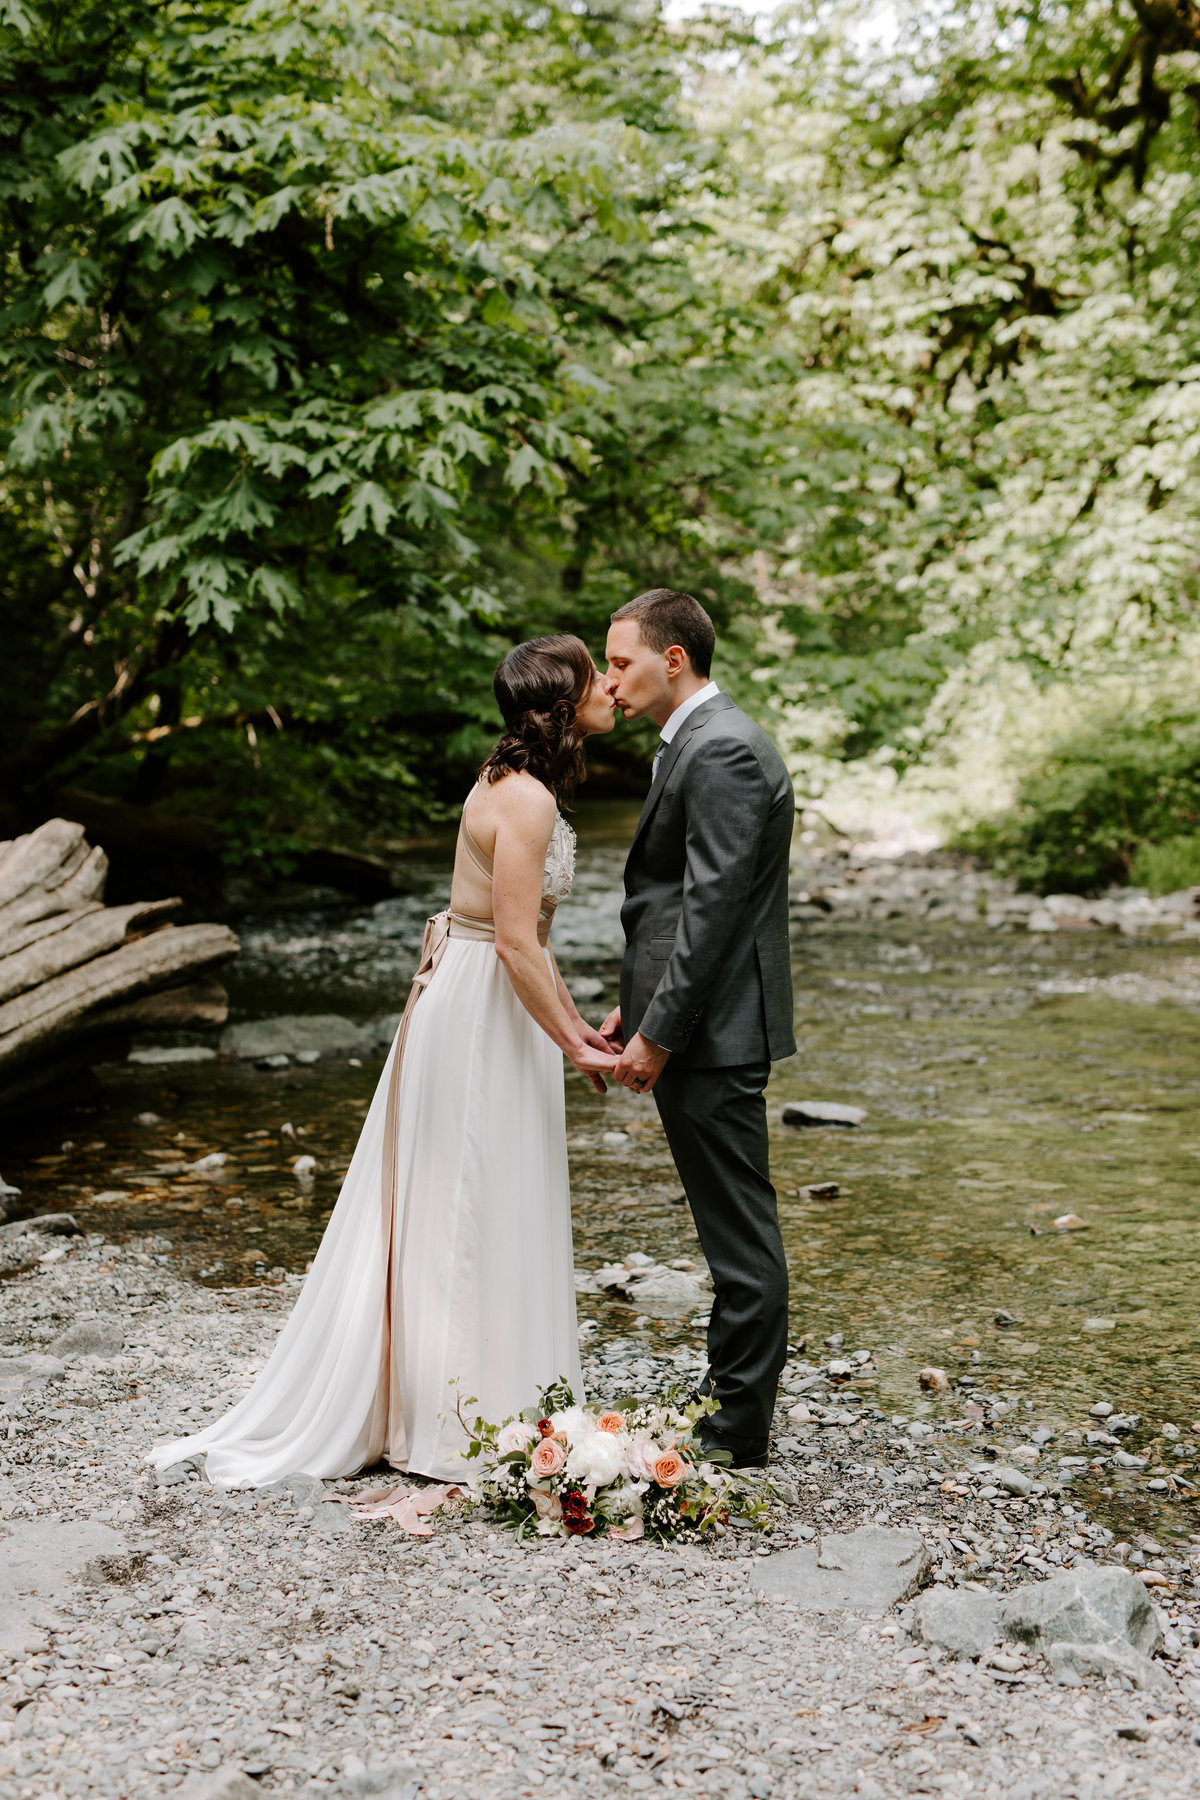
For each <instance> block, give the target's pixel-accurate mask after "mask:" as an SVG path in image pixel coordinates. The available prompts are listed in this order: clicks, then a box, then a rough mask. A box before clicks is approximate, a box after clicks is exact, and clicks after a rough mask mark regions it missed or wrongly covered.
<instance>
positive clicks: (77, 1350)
mask: <svg viewBox="0 0 1200 1800" xmlns="http://www.w3.org/2000/svg"><path fill="white" fill-rule="evenodd" d="M124 1348H125V1327H124V1326H123V1325H122V1323H121V1321H120V1320H119V1319H112V1318H109V1319H80V1320H79V1321H78V1322H77V1323H76V1324H74V1325H68V1327H67V1329H66V1330H65V1331H63V1332H60V1334H59V1335H58V1337H56V1338H55V1340H54V1342H53V1343H52V1344H51V1346H50V1354H51V1356H120V1354H121V1352H122V1350H123V1349H124Z"/></svg>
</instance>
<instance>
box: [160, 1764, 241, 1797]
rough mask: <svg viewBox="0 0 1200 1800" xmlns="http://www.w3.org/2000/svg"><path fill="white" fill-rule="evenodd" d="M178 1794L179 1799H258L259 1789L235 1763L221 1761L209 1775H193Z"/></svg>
mask: <svg viewBox="0 0 1200 1800" xmlns="http://www.w3.org/2000/svg"><path fill="white" fill-rule="evenodd" d="M179 1795H180V1800H185V1797H186V1800H260V1789H259V1788H258V1787H257V1786H256V1784H255V1783H254V1782H253V1781H251V1779H250V1777H249V1776H248V1775H247V1774H246V1772H245V1770H244V1769H239V1768H238V1766H237V1764H236V1763H222V1764H221V1766H220V1768H219V1769H214V1770H213V1772H212V1774H211V1775H194V1776H193V1777H192V1779H191V1780H190V1781H187V1782H185V1783H184V1785H183V1786H182V1787H181V1788H180V1789H179Z"/></svg>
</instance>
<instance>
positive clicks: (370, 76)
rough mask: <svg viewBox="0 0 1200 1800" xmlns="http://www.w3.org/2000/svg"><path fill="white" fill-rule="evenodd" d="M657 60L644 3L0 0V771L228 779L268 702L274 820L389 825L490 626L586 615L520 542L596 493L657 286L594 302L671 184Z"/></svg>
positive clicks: (549, 559) (666, 66) (669, 76)
mask: <svg viewBox="0 0 1200 1800" xmlns="http://www.w3.org/2000/svg"><path fill="white" fill-rule="evenodd" d="M673 57H674V52H673V51H672V50H671V49H670V48H669V45H668V41H667V38H666V37H665V35H664V34H663V33H662V31H661V30H660V28H659V26H658V23H657V15H656V12H655V11H654V9H652V8H651V9H649V10H647V9H646V8H644V7H640V6H638V5H627V6H623V7H618V8H617V9H615V10H606V11H605V12H603V13H601V12H599V11H597V13H596V14H595V15H592V14H590V13H587V12H580V11H576V10H575V9H574V8H561V9H556V8H545V7H541V6H538V7H533V6H531V5H522V4H508V5H505V6H502V7H499V8H497V7H494V6H490V5H489V6H487V7H483V6H478V7H473V6H471V5H466V6H451V5H448V4H438V3H437V0H430V3H428V4H417V5H412V6H407V7H406V8H405V9H404V11H403V13H402V14H400V15H398V16H397V15H393V14H387V13H383V12H381V11H378V10H375V9H372V8H371V7H369V6H367V5H365V4H362V3H360V0H340V3H332V0H331V3H324V0H312V3H311V4H292V5H289V6H288V7H286V8H280V7H277V6H268V5H263V4H234V3H232V0H211V3H205V4H195V5H189V4H180V3H176V4H167V5H151V4H145V3H139V0H115V3H113V4H105V5H103V6H102V5H99V4H90V3H88V0H73V3H64V4H61V5H57V6H56V5H45V6H42V7H34V6H18V5H17V4H15V0H11V3H10V4H9V5H8V6H7V8H6V19H5V27H4V33H3V40H2V45H0V208H2V217H3V222H4V242H5V246H6V248H5V251H4V253H3V260H2V263H0V309H2V326H0V375H2V377H3V386H2V389H0V428H2V429H0V449H2V452H3V463H2V465H0V493H2V497H3V501H4V513H3V524H2V526H0V529H2V531H3V537H4V557H3V564H2V573H0V596H2V604H3V609H4V614H5V618H6V638H7V642H8V646H9V649H8V658H9V679H10V693H11V697H12V703H11V705H10V706H9V707H8V708H7V709H6V713H5V717H4V721H3V725H2V727H0V731H2V733H3V737H2V744H0V754H2V756H3V768H4V774H5V778H6V780H5V785H6V787H7V788H8V791H9V792H12V791H14V789H15V790H19V791H23V792H24V793H25V794H26V795H34V796H36V794H37V792H38V791H39V788H40V787H42V786H44V785H45V784H47V783H57V782H59V781H61V780H63V779H64V778H67V777H76V778H77V777H78V776H79V774H80V773H81V772H82V773H83V774H84V775H85V776H86V777H87V778H88V779H89V780H90V781H93V782H97V783H99V784H101V785H103V784H104V783H105V782H107V783H108V784H109V785H110V786H112V787H113V788H114V789H116V790H119V791H125V792H131V793H132V794H133V795H134V796H135V797H139V798H143V799H145V798H151V797H153V796H154V794H155V793H156V792H157V791H158V789H159V787H160V785H161V783H162V781H163V778H164V775H165V772H166V770H167V767H168V762H167V757H168V753H170V752H175V753H176V765H177V766H176V771H175V777H174V778H175V779H176V780H180V781H182V782H183V783H184V784H185V785H186V784H187V783H188V782H190V783H192V784H193V786H198V787H199V788H202V789H203V788H210V789H211V787H212V786H213V783H214V779H215V775H216V773H217V772H219V771H220V770H221V768H222V765H225V764H227V765H229V766H228V767H225V769H224V779H225V780H226V781H227V783H229V784H231V785H232V787H233V788H236V786H237V768H238V766H239V765H240V764H242V763H243V761H244V760H245V759H250V760H256V759H258V757H259V755H260V750H261V753H262V755H264V756H265V754H266V742H265V740H264V739H263V731H264V727H265V729H266V732H267V735H268V736H270V735H271V734H273V733H275V732H277V731H278V730H279V729H280V728H282V730H283V733H284V735H285V736H288V737H289V739H290V740H291V741H293V742H294V744H295V746H296V748H295V749H294V751H289V754H290V755H291V758H292V760H291V763H290V765H289V767H290V776H289V778H288V779H289V781H290V782H291V787H290V788H289V787H288V783H287V782H285V783H284V786H283V788H282V789H278V788H277V789H276V790H275V791H274V793H273V797H271V796H268V798H267V800H266V801H265V804H266V805H267V808H268V810H270V809H271V808H272V807H273V808H274V809H275V810H276V811H278V810H279V809H280V808H281V806H282V804H283V802H284V800H288V801H290V802H292V803H294V804H296V805H300V806H301V807H303V805H304V802H305V801H306V800H307V801H309V802H312V800H313V795H314V783H316V784H317V785H318V786H320V787H321V788H322V789H323V797H322V798H321V799H320V800H319V801H318V802H317V809H318V811H319V810H320V808H321V807H322V806H324V807H325V808H326V809H327V810H328V811H329V812H330V814H331V815H334V814H336V812H337V810H338V808H339V807H346V808H348V809H349V810H351V811H353V810H354V808H355V807H356V806H358V807H359V808H360V811H361V808H362V807H363V806H368V808H369V805H370V801H369V799H368V795H369V794H370V793H371V792H372V791H376V790H378V789H379V788H380V787H381V786H383V787H387V788H389V789H390V790H391V796H390V799H389V801H388V802H387V803H386V804H383V803H381V802H380V801H379V799H378V795H377V794H376V801H375V805H376V810H383V811H387V810H388V807H390V809H391V818H392V820H393V822H394V820H395V818H396V816H397V815H396V794H397V792H398V791H401V792H402V791H403V786H404V783H405V782H406V781H407V782H409V784H410V785H411V781H412V771H413V767H414V765H415V764H419V760H420V755H421V752H422V748H423V747H424V746H425V745H426V744H427V743H428V741H429V740H430V739H431V738H432V739H434V740H436V741H437V742H438V743H439V744H442V745H444V744H445V743H446V741H447V736H448V734H449V733H452V732H453V731H454V730H456V729H461V728H462V727H464V726H469V725H470V722H471V720H472V719H473V718H474V717H477V716H478V715H479V712H480V709H481V705H482V701H481V699H480V698H479V695H480V694H481V692H482V691H483V690H484V683H483V682H482V680H481V676H482V673H483V670H484V668H485V667H486V665H487V664H488V663H489V662H490V661H491V660H493V659H494V655H495V648H496V634H497V632H500V633H504V632H507V633H509V634H510V635H514V636H515V635H520V633H521V632H522V630H524V629H528V627H529V624H530V623H531V622H532V623H534V624H535V625H536V623H537V622H538V617H539V614H545V615H549V614H551V613H554V612H556V611H557V612H561V611H562V609H563V606H564V605H565V606H566V607H567V609H568V610H571V609H574V611H575V612H576V613H577V614H580V615H581V616H583V617H585V618H586V617H588V616H589V615H588V612H587V608H586V606H582V607H581V604H580V602H579V601H578V599H577V597H575V596H574V594H573V592H572V588H573V579H574V578H573V577H570V576H569V577H568V579H567V582H566V593H565V597H564V594H563V592H562V591H561V588H560V590H559V592H558V593H557V594H555V593H554V592H552V591H551V590H552V589H553V588H554V586H555V582H553V581H551V582H548V581H547V577H546V576H545V574H544V573H542V572H541V571H542V570H543V568H544V567H545V566H546V565H547V564H548V565H549V566H551V567H552V568H553V567H555V566H556V559H557V563H558V564H561V565H563V566H568V565H569V566H570V567H571V568H572V569H577V568H578V567H579V559H578V557H577V556H575V555H574V551H573V547H572V520H573V518H574V517H575V516H576V515H579V514H581V513H585V512H587V511H588V510H589V508H590V509H591V510H592V511H593V512H595V511H596V510H597V508H598V510H599V511H600V512H603V511H604V509H605V506H606V505H608V504H609V502H608V501H607V499H605V498H601V499H600V500H599V501H598V502H597V501H596V499H595V497H594V496H593V495H591V494H590V493H587V492H585V490H584V487H583V485H582V484H584V483H585V482H586V479H587V472H588V470H589V468H591V467H592V466H593V464H594V462H595V459H596V452H595V449H594V447H593V444H592V443H590V442H589V439H588V436H587V431H586V429H585V428H589V427H590V429H591V430H592V432H593V434H594V436H595V437H597V438H600V439H605V438H606V439H607V440H608V442H607V443H606V445H605V448H606V450H608V449H610V448H611V447H612V446H613V444H614V442H615V443H616V444H617V448H618V449H619V440H620V438H621V427H620V424H619V422H618V423H615V424H614V423H613V419H614V413H613V408H612V405H611V395H612V391H613V381H612V371H611V370H608V369H605V368H604V367H603V366H602V365H603V353H604V347H605V332H606V331H607V333H608V341H609V342H610V343H611V342H615V341H617V340H619V339H621V338H622V336H628V335H629V333H630V332H631V331H632V330H634V329H639V330H640V329H641V328H642V326H643V325H644V323H645V321H646V320H647V319H648V318H649V317H650V315H652V314H653V312H654V309H655V305H656V303H657V302H656V301H654V300H651V301H649V302H642V303H640V312H639V316H638V319H637V320H636V321H632V322H631V319H630V317H629V316H628V315H626V316H624V317H622V318H619V319H614V320H609V321H607V322H603V321H600V322H598V308H599V305H600V303H599V302H598V301H597V298H596V296H597V294H598V292H599V290H600V288H601V286H602V285H603V284H604V283H605V282H608V283H609V285H610V287H611V285H612V276H611V273H609V271H611V269H612V268H613V267H614V266H615V267H618V268H621V269H623V270H624V272H625V273H626V275H628V274H629V271H630V268H631V264H630V261H629V253H628V251H627V250H626V249H625V248H624V246H626V245H627V244H630V243H632V242H633V241H634V240H638V241H643V242H644V241H645V240H646V239H647V236H648V232H647V229H646V225H645V215H646V214H647V212H649V211H651V210H652V209H658V208H660V207H661V201H662V195H663V192H664V189H665V185H666V184H668V183H669V181H670V180H671V179H675V180H676V181H678V174H676V175H675V176H674V177H671V176H670V175H669V174H668V175H665V176H664V174H663V172H662V170H663V165H664V163H665V162H666V159H667V154H668V150H673V151H674V152H675V153H676V154H678V152H679V150H680V146H681V143H682V140H683V138H684V136H685V131H684V127H683V125H682V124H681V122H680V119H679V117H678V113H677V110H676V107H675V91H676V89H677V87H678V77H677V70H676V69H675V67H674V64H673ZM684 160H686V158H685V159H684ZM662 229H663V231H664V232H666V229H667V228H666V226H665V224H664V225H663V227H662ZM650 259H651V263H653V249H651V252H650ZM581 310H582V311H583V312H584V313H585V315H586V318H585V320H584V321H583V323H582V324H580V321H579V314H580V311H581ZM577 326H578V329H573V328H575V327H577ZM589 358H591V361H589ZM598 364H599V365H600V366H597V365H598ZM606 408H607V411H606ZM682 448H683V447H682V446H681V453H682ZM649 485H651V486H653V482H651V483H650V484H649ZM635 491H638V492H639V498H641V497H642V496H643V495H644V489H642V490H639V489H638V484H637V483H636V481H635V480H633V479H629V480H627V484H626V493H627V495H628V494H629V493H633V492H635ZM581 494H582V495H583V498H581V497H580V496H581ZM619 509H620V508H619V505H618V506H617V510H618V511H619ZM648 510H650V511H652V510H653V507H652V506H651V507H650V508H649V509H648ZM685 510H686V509H685ZM656 525H657V528H658V529H659V530H660V531H661V532H663V533H666V532H668V531H669V529H670V526H669V522H668V523H666V524H664V523H663V521H662V520H661V519H660V520H658V521H656ZM620 529H621V526H620V524H619V522H618V525H617V526H616V527H614V532H615V534H616V535H619V532H620ZM531 563H532V564H536V565H537V568H538V580H540V582H541V585H542V588H543V589H544V590H545V591H544V592H543V593H542V594H541V596H540V597H539V595H538V593H537V591H536V588H537V582H536V581H535V582H533V583H530V582H529V581H527V580H526V579H525V576H526V574H527V573H528V572H529V566H530V565H531ZM574 586H575V587H577V586H578V583H577V582H574ZM531 587H532V588H533V589H534V591H533V592H532V593H531V592H530V588H531ZM594 610H595V609H593V611H594ZM548 622H549V621H548ZM247 733H248V734H249V735H248V740H247ZM131 759H132V761H131ZM134 763H136V773H135V772H134V770H133V764H134ZM244 772H248V771H245V770H244ZM417 810H419V807H418V808H417Z"/></svg>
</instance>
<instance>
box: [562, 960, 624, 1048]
mask: <svg viewBox="0 0 1200 1800" xmlns="http://www.w3.org/2000/svg"><path fill="white" fill-rule="evenodd" d="M550 962H551V966H552V967H553V969H554V985H555V987H556V988H557V990H558V997H559V1000H560V1001H561V1002H562V1008H563V1011H564V1012H565V1013H566V1015H567V1018H568V1019H569V1020H570V1022H571V1024H572V1026H573V1027H574V1029H575V1030H576V1031H577V1032H578V1033H579V1035H580V1037H581V1038H582V1039H583V1041H584V1043H585V1044H590V1045H591V1046H592V1049H593V1050H609V1051H611V1050H612V1045H611V1044H610V1043H609V1042H608V1040H607V1038H605V1037H604V1036H603V1034H602V1033H601V1032H599V1031H597V1030H596V1027H595V1026H594V1025H589V1024H588V1022H587V1020H586V1019H585V1018H584V1016H583V1014H582V1013H581V1012H580V1010H579V1008H578V1007H577V1006H576V1004H575V1002H574V1000H572V998H571V993H570V989H569V988H568V987H567V984H566V982H565V981H564V980H563V978H562V970H561V969H560V968H559V966H558V958H557V957H556V956H555V954H554V952H553V950H551V952H550Z"/></svg>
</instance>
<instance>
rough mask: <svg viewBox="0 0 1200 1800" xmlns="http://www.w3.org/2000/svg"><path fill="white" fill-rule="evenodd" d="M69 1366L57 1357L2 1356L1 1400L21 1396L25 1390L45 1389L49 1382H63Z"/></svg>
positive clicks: (0, 1367) (0, 1369) (0, 1368)
mask: <svg viewBox="0 0 1200 1800" xmlns="http://www.w3.org/2000/svg"><path fill="white" fill-rule="evenodd" d="M66 1372H67V1365H66V1363H64V1362H60V1361H59V1359H58V1358H57V1357H56V1356H40V1355H38V1354H37V1353H36V1352H35V1353H34V1354H33V1355H32V1356H0V1398H2V1397H3V1396H4V1395H6V1394H19V1393H21V1392H22V1390H23V1389H25V1388H40V1387H45V1385H46V1383H47V1382H48V1381H61V1380H62V1378H63V1376H64V1375H65V1374H66Z"/></svg>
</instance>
